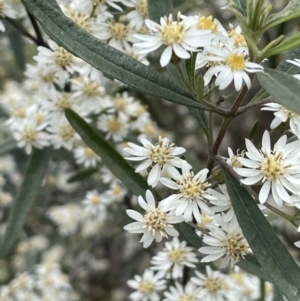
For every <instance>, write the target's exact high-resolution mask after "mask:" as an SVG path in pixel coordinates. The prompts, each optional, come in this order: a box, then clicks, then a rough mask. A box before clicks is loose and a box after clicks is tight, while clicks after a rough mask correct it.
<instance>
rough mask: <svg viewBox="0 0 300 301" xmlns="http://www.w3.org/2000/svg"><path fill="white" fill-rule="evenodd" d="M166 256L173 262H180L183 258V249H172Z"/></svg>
mask: <svg viewBox="0 0 300 301" xmlns="http://www.w3.org/2000/svg"><path fill="white" fill-rule="evenodd" d="M168 257H169V259H170V260H171V261H172V262H173V263H180V262H182V261H184V260H185V251H184V250H182V249H173V250H171V251H170V252H169V253H168Z"/></svg>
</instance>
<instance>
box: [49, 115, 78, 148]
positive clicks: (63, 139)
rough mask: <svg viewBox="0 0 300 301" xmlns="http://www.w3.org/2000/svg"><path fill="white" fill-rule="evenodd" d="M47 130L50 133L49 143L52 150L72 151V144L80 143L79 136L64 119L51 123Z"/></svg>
mask: <svg viewBox="0 0 300 301" xmlns="http://www.w3.org/2000/svg"><path fill="white" fill-rule="evenodd" d="M47 130H48V131H49V132H50V133H51V143H52V145H53V146H54V148H61V147H64V148H65V149H67V150H72V148H73V147H74V143H75V142H76V141H80V137H79V135H78V134H77V133H76V132H75V130H74V129H73V128H72V126H71V125H70V123H69V121H68V120H67V119H66V118H65V117H63V118H61V119H60V120H59V121H58V122H55V123H54V122H52V123H51V124H50V125H49V127H48V128H47Z"/></svg>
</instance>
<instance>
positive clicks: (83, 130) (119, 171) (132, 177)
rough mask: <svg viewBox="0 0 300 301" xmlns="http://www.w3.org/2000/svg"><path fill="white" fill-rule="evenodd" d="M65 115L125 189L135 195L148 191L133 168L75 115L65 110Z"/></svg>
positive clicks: (146, 185)
mask: <svg viewBox="0 0 300 301" xmlns="http://www.w3.org/2000/svg"><path fill="white" fill-rule="evenodd" d="M65 114H66V117H67V119H68V120H69V122H70V124H71V125H72V127H73V128H74V130H75V131H76V132H77V133H78V134H79V135H80V136H81V138H82V140H83V141H84V142H85V143H86V145H87V146H89V147H90V148H91V149H92V150H93V151H94V152H95V153H96V154H97V155H99V156H100V157H101V160H102V162H103V164H105V165H106V167H107V168H108V169H109V170H110V171H111V172H112V173H113V174H114V175H115V176H116V177H117V178H119V179H120V180H121V181H122V182H123V184H124V185H125V186H126V187H127V189H128V190H129V191H131V192H132V193H133V194H135V195H145V192H146V190H147V189H149V187H148V184H147V182H146V180H145V179H144V178H143V177H142V176H141V175H139V174H137V173H135V171H134V169H133V167H132V166H130V165H129V164H128V163H127V161H125V159H124V158H123V157H122V156H121V155H120V154H119V153H118V152H117V151H116V150H115V149H114V148H113V147H112V146H111V145H110V144H109V143H108V142H107V141H106V140H105V139H103V138H102V137H101V135H100V134H99V133H98V132H97V131H96V130H95V129H94V128H92V127H91V126H90V125H89V124H88V123H86V122H85V121H84V120H83V119H82V118H81V117H80V116H79V115H78V114H77V113H75V112H74V111H72V110H70V109H67V110H66V111H65Z"/></svg>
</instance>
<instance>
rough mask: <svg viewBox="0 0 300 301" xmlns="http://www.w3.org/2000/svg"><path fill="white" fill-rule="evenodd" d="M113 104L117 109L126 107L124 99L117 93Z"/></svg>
mask: <svg viewBox="0 0 300 301" xmlns="http://www.w3.org/2000/svg"><path fill="white" fill-rule="evenodd" d="M114 106H115V109H116V110H117V111H123V110H124V109H125V108H126V101H125V99H124V98H123V97H122V96H121V95H117V96H116V97H115V99H114Z"/></svg>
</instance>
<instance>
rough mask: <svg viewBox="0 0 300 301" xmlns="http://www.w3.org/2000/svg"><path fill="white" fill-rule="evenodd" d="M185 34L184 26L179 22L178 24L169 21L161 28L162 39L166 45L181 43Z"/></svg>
mask: <svg viewBox="0 0 300 301" xmlns="http://www.w3.org/2000/svg"><path fill="white" fill-rule="evenodd" d="M167 20H168V19H166V21H167ZM184 35H185V31H184V27H183V26H182V24H180V23H178V22H177V23H176V24H172V23H171V22H168V23H167V24H166V25H165V26H164V27H163V28H162V30H161V40H162V42H163V43H164V44H165V45H173V44H180V43H181V42H182V41H183V39H184Z"/></svg>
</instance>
